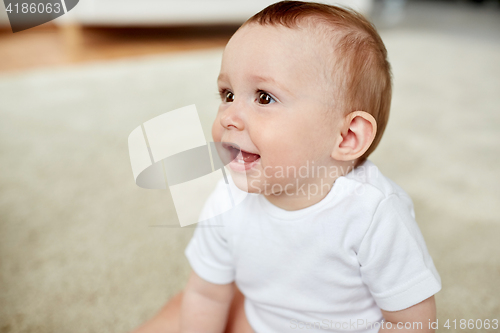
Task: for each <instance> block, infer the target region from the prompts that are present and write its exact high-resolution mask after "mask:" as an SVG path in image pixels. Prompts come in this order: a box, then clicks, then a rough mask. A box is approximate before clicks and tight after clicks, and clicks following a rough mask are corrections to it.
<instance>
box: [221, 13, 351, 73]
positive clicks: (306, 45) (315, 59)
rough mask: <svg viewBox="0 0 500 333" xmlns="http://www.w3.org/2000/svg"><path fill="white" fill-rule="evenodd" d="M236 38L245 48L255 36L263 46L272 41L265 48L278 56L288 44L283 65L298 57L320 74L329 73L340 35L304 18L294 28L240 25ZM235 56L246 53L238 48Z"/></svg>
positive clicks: (274, 25)
mask: <svg viewBox="0 0 500 333" xmlns="http://www.w3.org/2000/svg"><path fill="white" fill-rule="evenodd" d="M269 32H272V33H269ZM237 34H239V35H240V37H241V38H240V39H241V43H243V44H247V45H248V44H249V43H252V42H253V41H254V40H255V37H256V36H257V38H258V40H259V41H260V42H262V44H265V43H266V38H271V39H273V41H272V42H269V43H268V44H267V47H269V48H271V49H275V50H276V51H277V52H278V49H279V48H280V46H282V47H283V45H284V44H287V45H286V48H287V52H288V53H287V55H286V57H284V59H283V61H286V60H288V59H290V58H292V57H294V56H296V55H297V54H300V55H302V56H304V57H306V58H305V59H303V60H305V61H308V62H309V64H311V65H314V66H315V67H316V68H318V69H319V70H321V71H331V70H332V65H333V63H334V62H335V51H336V49H337V47H338V40H339V38H340V36H341V35H342V32H341V31H339V30H338V29H335V28H334V27H331V26H329V25H328V24H326V23H322V22H318V21H314V20H312V19H311V20H308V19H306V18H305V19H303V20H302V21H300V22H298V24H297V26H284V25H281V24H260V23H257V22H251V23H249V24H245V25H243V26H242V27H241V28H240V29H239V30H238V31H237V32H236V34H235V36H236V35H237ZM235 36H233V37H235ZM250 36H252V37H254V38H251V37H250ZM269 36H272V37H269ZM276 36H277V38H276ZM276 40H279V41H283V42H282V43H279V42H278V44H280V45H276ZM290 40H291V41H292V42H289V43H286V41H290ZM273 43H274V44H273ZM228 45H229V43H228ZM240 45H241V44H240ZM234 52H236V53H239V52H245V50H244V48H241V47H240V46H237V47H235V48H234Z"/></svg>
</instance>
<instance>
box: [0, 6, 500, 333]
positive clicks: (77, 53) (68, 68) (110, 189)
mask: <svg viewBox="0 0 500 333" xmlns="http://www.w3.org/2000/svg"><path fill="white" fill-rule="evenodd" d="M272 2H273V1H266V0H259V1H229V0H218V1H209V0H206V1H196V0H189V1H182V2H181V1H178V0H169V1H162V2H161V1H153V0H148V1H141V2H140V4H138V2H135V3H132V2H131V1H123V0H120V1H118V0H81V1H80V3H79V4H78V5H77V6H76V7H75V8H74V9H73V10H72V11H71V12H69V13H68V14H66V15H64V16H62V17H60V18H58V19H56V20H55V21H52V22H49V23H46V24H43V25H41V26H38V27H35V28H32V29H29V30H25V31H21V32H18V33H15V34H13V33H12V31H11V30H10V27H9V25H8V19H7V16H6V12H5V8H4V7H3V3H2V4H0V167H1V169H0V170H1V173H0V332H1V333H4V332H127V331H129V330H131V329H133V328H134V327H136V326H137V325H139V324H140V323H142V322H143V321H145V320H146V319H148V318H149V317H151V316H152V315H153V314H154V313H155V312H156V311H157V310H158V309H159V308H160V307H161V306H162V304H164V303H165V302H166V300H167V299H168V298H169V297H171V296H173V295H174V294H175V293H177V292H179V291H180V290H181V289H182V288H183V287H184V285H185V283H186V278H187V276H188V273H189V270H190V268H189V264H188V262H187V260H186V259H185V257H184V254H183V252H184V248H185V246H186V245H187V242H188V241H189V239H190V237H191V235H192V232H193V230H194V229H193V228H180V227H178V220H177V216H176V213H175V210H174V207H173V202H172V199H171V197H170V194H169V192H168V191H161V190H144V189H141V188H138V187H137V186H136V185H135V183H134V179H133V176H132V170H131V167H130V161H129V156H128V147H127V137H128V135H129V133H130V132H131V131H132V130H133V129H134V128H136V127H137V126H139V125H140V124H141V123H143V122H145V121H147V120H149V119H151V118H153V117H155V116H157V115H160V114H162V113H164V112H167V111H170V110H173V109H176V108H179V107H182V106H185V105H190V104H196V106H197V109H198V112H199V115H200V119H201V121H202V125H203V128H204V130H205V135H206V138H207V140H210V139H211V138H210V127H211V123H212V121H213V119H214V117H215V114H216V111H217V106H218V97H217V87H216V77H217V75H218V71H219V66H220V60H221V55H222V50H223V47H224V45H225V43H226V42H227V41H228V40H229V38H230V36H231V35H232V34H233V33H234V31H236V29H237V28H238V26H239V25H240V24H241V23H242V22H243V21H244V20H246V19H247V18H248V17H250V16H251V15H253V14H254V13H256V12H257V11H259V10H260V9H262V8H264V7H265V6H267V5H268V4H270V3H272ZM330 3H338V1H330ZM343 3H344V4H348V5H350V6H352V7H354V8H356V9H358V10H359V11H361V12H362V13H363V14H365V15H367V16H368V17H369V18H370V19H371V20H372V21H373V22H374V24H375V25H376V27H377V28H378V29H379V32H380V34H381V36H382V38H383V40H384V42H385V43H386V46H387V49H388V52H389V58H390V62H391V64H392V67H393V74H394V97H393V104H392V110H391V117H390V122H389V125H388V128H387V131H386V133H385V135H384V138H383V139H382V142H381V144H380V146H379V148H377V150H376V152H375V153H374V154H373V155H372V157H371V160H372V161H373V162H375V163H376V164H377V165H378V166H379V168H380V169H381V171H382V172H383V173H384V174H385V175H386V176H388V177H390V178H391V179H393V180H394V181H395V182H396V183H398V184H399V185H400V186H401V187H402V188H403V189H405V190H406V191H407V192H408V193H409V194H410V195H411V196H412V198H413V200H414V203H415V208H416V216H417V221H418V223H419V225H420V227H421V230H422V233H423V234H424V237H425V239H426V242H427V246H428V248H429V251H430V253H431V255H432V257H433V259H434V262H435V264H436V267H437V269H438V271H439V272H440V274H441V278H442V283H443V289H442V291H440V292H439V293H438V294H437V295H436V301H437V306H438V318H439V324H440V329H439V330H438V332H459V331H460V332H461V331H463V330H462V329H460V328H459V327H457V328H456V329H455V328H454V327H453V325H452V326H451V327H450V328H443V325H444V323H445V322H446V320H448V319H449V320H450V321H453V320H454V319H456V320H457V322H459V321H460V319H466V320H469V319H473V320H474V321H475V320H478V319H480V320H485V319H489V320H492V319H500V284H499V283H498V281H499V280H500V242H499V241H498V239H499V237H500V218H499V213H500V190H499V188H500V175H499V170H500V169H499V167H500V158H499V156H500V130H499V129H500V1H496V0H495V1H493V0H491V1H488V0H483V1H480V0H475V1H465V0H464V1H458V0H457V1H452V0H450V1H416V0H414V1H410V0H408V1H402V0H385V1H371V0H358V1H348V0H346V1H343ZM467 330H468V331H473V332H483V331H484V332H490V331H491V330H492V329H491V328H490V329H489V330H488V329H485V328H480V329H478V328H475V329H467Z"/></svg>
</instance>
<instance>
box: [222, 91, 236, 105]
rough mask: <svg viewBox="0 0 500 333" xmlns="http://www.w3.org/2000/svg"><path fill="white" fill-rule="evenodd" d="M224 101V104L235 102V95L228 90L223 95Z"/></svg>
mask: <svg viewBox="0 0 500 333" xmlns="http://www.w3.org/2000/svg"><path fill="white" fill-rule="evenodd" d="M223 100H224V102H226V103H229V102H232V101H234V94H233V93H232V92H230V91H229V90H226V91H225V92H224V93H223Z"/></svg>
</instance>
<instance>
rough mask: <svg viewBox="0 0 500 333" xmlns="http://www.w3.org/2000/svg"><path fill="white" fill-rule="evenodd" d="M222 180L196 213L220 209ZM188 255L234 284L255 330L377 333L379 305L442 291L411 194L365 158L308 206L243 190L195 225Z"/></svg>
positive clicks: (398, 306)
mask: <svg viewBox="0 0 500 333" xmlns="http://www.w3.org/2000/svg"><path fill="white" fill-rule="evenodd" d="M229 179H230V178H229ZM229 182H230V184H229V186H230V189H231V191H241V190H239V189H238V188H237V187H236V186H235V185H234V183H233V182H232V180H231V179H230V181H229ZM226 186H227V185H226V184H225V183H224V182H223V181H221V182H220V183H219V184H218V185H217V187H216V189H215V190H214V192H213V193H212V195H211V196H210V197H209V199H208V200H207V202H206V204H205V207H204V211H203V212H202V214H206V213H207V212H209V211H217V208H214V207H216V206H217V204H218V198H221V197H222V196H227V188H226ZM219 201H220V200H219ZM185 254H186V256H187V258H188V260H189V262H190V264H191V267H192V268H193V270H194V271H195V272H196V273H197V274H198V275H199V276H200V277H201V278H203V279H205V280H206V281H209V282H212V283H216V284H226V283H230V282H233V281H235V282H236V284H237V286H238V288H239V289H240V290H241V292H242V293H243V294H244V295H245V313H246V315H247V318H248V321H249V323H250V325H251V326H252V328H253V329H254V330H255V331H256V332H258V333H271V332H276V333H281V332H297V331H299V332H300V331H302V330H305V331H307V332H325V331H330V332H345V331H349V332H378V330H379V328H380V321H381V320H382V319H383V318H382V314H381V311H380V309H383V310H387V311H397V310H402V309H406V308H408V307H410V306H412V305H414V304H417V303H419V302H421V301H423V300H425V299H426V298H428V297H430V296H432V295H434V294H435V293H437V292H438V291H439V290H440V289H441V279H440V277H439V274H438V272H437V271H436V268H435V267H434V263H433V262H432V259H431V257H430V255H429V253H428V251H427V248H426V245H425V241H424V239H423V237H422V234H421V232H420V230H419V228H418V225H417V223H416V222H415V214H414V210H413V204H412V201H411V199H410V197H409V196H408V195H407V194H406V193H405V192H404V191H403V190H402V189H401V188H400V187H399V186H397V185H396V184H395V183H393V182H392V181H391V180H389V179H388V178H386V177H384V176H383V175H382V174H381V173H380V171H379V170H378V168H377V167H376V166H375V165H374V164H373V163H371V162H370V161H365V162H364V163H363V164H362V165H360V166H359V167H358V168H356V169H355V170H354V171H351V172H350V173H349V174H347V175H345V176H343V177H340V178H338V179H337V180H336V181H335V183H334V185H333V187H332V190H331V191H330V192H329V193H328V194H327V196H326V197H325V198H324V199H323V200H321V201H320V202H318V203H316V204H314V205H313V206H310V207H307V208H304V209H300V210H296V211H287V210H284V209H281V208H279V207H277V206H274V205H273V204H271V203H270V202H269V201H268V200H267V199H266V198H265V197H264V196H262V195H259V194H248V195H247V197H246V198H245V199H244V200H243V202H241V203H240V204H239V205H237V206H236V207H235V208H233V209H231V210H230V211H228V212H226V213H224V214H221V215H218V216H216V217H214V218H211V219H209V220H207V221H204V222H200V223H199V224H198V226H197V228H196V230H195V233H194V236H193V238H192V239H191V241H190V243H189V244H188V246H187V248H186V251H185ZM427 324H428V323H423V325H427ZM377 325H378V326H377ZM424 327H425V326H424Z"/></svg>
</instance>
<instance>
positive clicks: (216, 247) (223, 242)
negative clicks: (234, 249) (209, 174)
mask: <svg viewBox="0 0 500 333" xmlns="http://www.w3.org/2000/svg"><path fill="white" fill-rule="evenodd" d="M225 186H226V185H225V184H224V183H223V182H219V184H218V185H217V187H216V189H215V190H214V192H213V193H212V194H211V195H210V197H209V198H208V199H207V201H206V202H205V205H204V207H203V210H202V212H201V216H200V220H201V221H202V222H198V225H197V226H196V229H195V232H194V234H193V237H192V238H191V240H190V242H189V244H188V246H187V247H186V250H185V251H184V254H185V255H186V257H187V259H188V261H189V263H190V265H191V268H192V269H193V270H194V271H195V272H196V274H198V276H200V277H201V278H202V279H204V280H206V281H208V282H211V283H215V284H227V283H231V282H233V281H234V276H235V272H234V267H233V264H232V255H231V251H230V248H229V244H228V239H227V228H229V226H227V225H226V224H225V223H224V218H223V217H224V216H223V215H224V214H219V215H216V214H214V213H213V212H215V211H219V210H220V207H217V205H219V204H220V203H221V202H225V201H227V200H225V199H226V198H221V196H225V195H227V189H226V188H225ZM221 199H222V200H221ZM214 215H216V216H215V217H211V218H208V219H205V218H204V217H205V216H214Z"/></svg>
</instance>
